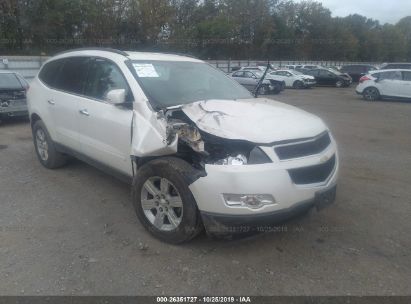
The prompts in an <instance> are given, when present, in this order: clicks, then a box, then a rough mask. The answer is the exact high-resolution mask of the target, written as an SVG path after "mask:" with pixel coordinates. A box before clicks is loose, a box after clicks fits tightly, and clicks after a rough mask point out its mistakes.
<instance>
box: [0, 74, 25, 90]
mask: <svg viewBox="0 0 411 304" xmlns="http://www.w3.org/2000/svg"><path fill="white" fill-rule="evenodd" d="M0 89H22V85H21V83H20V81H19V80H18V79H17V77H16V75H14V74H12V73H0Z"/></svg>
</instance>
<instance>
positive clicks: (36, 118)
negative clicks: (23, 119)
mask: <svg viewBox="0 0 411 304" xmlns="http://www.w3.org/2000/svg"><path fill="white" fill-rule="evenodd" d="M39 120H42V119H41V117H40V115H38V114H37V113H32V114H31V115H30V125H31V127H32V128H33V126H34V124H35V123H36V122H37V121H39Z"/></svg>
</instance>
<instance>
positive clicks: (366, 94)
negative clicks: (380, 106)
mask: <svg viewBox="0 0 411 304" xmlns="http://www.w3.org/2000/svg"><path fill="white" fill-rule="evenodd" d="M362 96H363V98H364V100H366V101H376V100H379V99H380V98H381V95H380V91H378V89H377V88H374V87H368V88H365V89H364V91H363V93H362Z"/></svg>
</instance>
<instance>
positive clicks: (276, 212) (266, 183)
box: [190, 140, 339, 231]
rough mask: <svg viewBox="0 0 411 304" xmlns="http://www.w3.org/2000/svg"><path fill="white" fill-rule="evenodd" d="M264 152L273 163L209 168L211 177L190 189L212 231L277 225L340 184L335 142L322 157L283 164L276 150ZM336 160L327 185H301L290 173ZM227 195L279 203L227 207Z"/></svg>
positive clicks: (207, 225)
mask: <svg viewBox="0 0 411 304" xmlns="http://www.w3.org/2000/svg"><path fill="white" fill-rule="evenodd" d="M264 152H266V154H267V155H268V156H269V157H270V158H271V159H272V160H273V163H270V164H262V165H245V166H220V165H206V167H205V169H206V173H207V176H205V177H201V178H199V179H198V180H196V181H195V182H194V183H193V184H191V185H190V190H191V192H192V193H193V196H194V198H195V200H196V202H197V206H198V208H199V210H200V213H201V215H202V217H203V221H204V224H205V226H206V229H207V230H208V231H209V230H210V229H215V227H218V228H217V229H220V230H224V229H223V228H222V226H225V225H224V223H226V224H228V226H231V227H233V226H238V225H239V226H242V225H243V224H247V223H252V224H253V226H255V224H258V222H263V223H264V222H266V221H268V222H270V223H275V222H277V221H278V220H279V218H281V219H284V218H289V217H291V216H293V215H294V214H295V213H298V211H301V209H305V208H310V207H312V206H314V205H315V203H316V199H315V198H316V196H317V194H318V193H320V192H322V191H325V190H328V189H332V188H333V187H334V186H336V184H337V178H338V170H339V161H338V153H337V149H336V144H335V142H334V140H332V144H331V145H330V146H329V147H328V148H327V149H326V150H325V151H323V152H321V153H320V154H317V155H312V156H306V157H302V158H297V159H293V160H286V161H281V160H279V159H278V158H277V156H276V154H275V152H274V150H273V149H272V148H269V147H264ZM270 153H271V154H270ZM333 156H335V158H336V161H335V166H334V169H333V171H332V172H331V174H330V175H329V177H328V178H327V179H326V180H325V181H324V182H321V183H317V184H303V185H297V184H295V183H294V182H293V181H292V179H291V177H290V174H289V172H288V170H290V169H295V168H304V167H309V166H313V165H318V164H321V163H323V162H324V160H325V159H330V158H332V157H333ZM276 158H277V159H276ZM224 194H269V195H272V196H273V197H274V199H275V203H274V204H268V205H264V206H263V207H261V208H259V209H251V208H248V207H243V206H242V207H238V206H236V207H232V206H228V205H227V204H226V202H225V200H224ZM216 223H220V224H216ZM234 224H235V225H234Z"/></svg>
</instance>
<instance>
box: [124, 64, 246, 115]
mask: <svg viewBox="0 0 411 304" xmlns="http://www.w3.org/2000/svg"><path fill="white" fill-rule="evenodd" d="M132 69H134V71H133V72H135V73H133V74H134V75H135V76H136V78H137V81H138V82H139V84H140V85H141V87H142V89H143V90H144V93H145V94H146V95H147V97H148V98H149V99H150V102H151V103H152V105H153V107H154V108H156V109H161V108H167V107H172V106H178V105H182V104H188V103H192V102H195V101H200V100H210V99H222V100H236V99H247V98H252V95H251V93H250V92H249V91H248V90H246V89H245V88H244V87H243V86H241V85H240V84H238V83H237V82H236V81H235V80H233V79H231V78H230V77H228V76H226V75H225V74H224V73H223V72H221V71H219V70H217V69H215V68H213V67H212V66H210V65H208V64H206V63H202V62H185V61H132Z"/></svg>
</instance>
